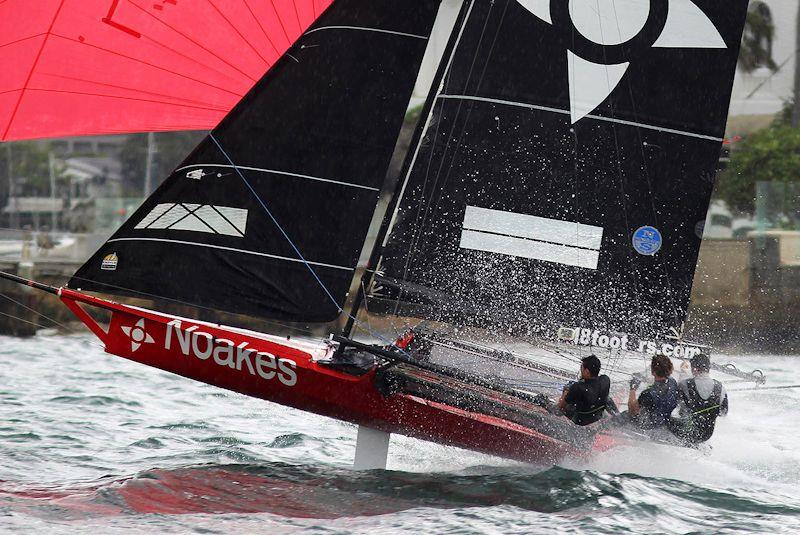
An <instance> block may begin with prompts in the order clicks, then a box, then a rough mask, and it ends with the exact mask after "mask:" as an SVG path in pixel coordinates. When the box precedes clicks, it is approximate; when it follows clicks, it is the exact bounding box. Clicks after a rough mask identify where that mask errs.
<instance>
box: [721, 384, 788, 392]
mask: <svg viewBox="0 0 800 535" xmlns="http://www.w3.org/2000/svg"><path fill="white" fill-rule="evenodd" d="M794 388H800V385H783V386H765V387H754V388H734V389H732V390H727V391H728V392H761V391H762V390H789V389H794Z"/></svg>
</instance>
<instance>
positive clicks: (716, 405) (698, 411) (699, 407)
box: [684, 379, 722, 421]
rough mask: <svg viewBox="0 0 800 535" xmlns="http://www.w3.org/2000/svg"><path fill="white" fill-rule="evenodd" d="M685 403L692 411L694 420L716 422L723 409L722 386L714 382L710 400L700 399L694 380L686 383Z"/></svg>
mask: <svg viewBox="0 0 800 535" xmlns="http://www.w3.org/2000/svg"><path fill="white" fill-rule="evenodd" d="M684 397H685V399H684V403H685V404H686V408H687V409H689V411H691V416H692V420H709V419H710V420H712V421H713V420H716V419H717V416H719V412H720V409H721V407H722V384H721V383H720V382H719V381H714V389H713V390H712V391H711V395H710V396H709V397H708V399H703V398H702V397H700V394H699V392H697V383H696V382H695V380H694V379H689V380H688V381H686V391H685V392H684Z"/></svg>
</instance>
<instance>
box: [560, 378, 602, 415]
mask: <svg viewBox="0 0 800 535" xmlns="http://www.w3.org/2000/svg"><path fill="white" fill-rule="evenodd" d="M610 389H611V379H609V378H608V376H606V375H601V376H599V377H594V378H592V379H581V380H580V381H578V382H576V383H573V384H572V385H571V386H570V387H569V390H567V395H566V397H565V398H564V401H566V403H567V405H568V408H567V410H566V411H565V413H566V414H567V416H569V417H570V418H571V419H572V421H573V422H575V423H576V424H577V425H589V424H593V423H594V422H596V421H598V420H599V419H600V418H602V417H603V411H604V410H605V409H606V406H607V405H608V404H609V401H610V400H609V398H608V392H609V390H610Z"/></svg>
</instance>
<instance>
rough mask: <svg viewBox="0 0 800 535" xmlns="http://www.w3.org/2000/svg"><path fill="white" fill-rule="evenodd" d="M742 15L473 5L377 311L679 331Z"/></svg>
mask: <svg viewBox="0 0 800 535" xmlns="http://www.w3.org/2000/svg"><path fill="white" fill-rule="evenodd" d="M746 9H747V0H735V1H731V2H724V3H722V2H717V1H707V0H651V1H641V0H618V1H616V2H606V1H601V2H574V1H573V2H567V1H562V0H552V2H551V1H548V0H494V1H490V0H475V1H474V2H472V6H471V11H470V15H469V17H468V18H467V20H466V22H465V23H464V25H463V27H461V28H456V31H457V32H460V34H459V36H458V45H457V47H456V49H455V52H454V54H453V56H452V58H449V59H448V58H446V60H448V61H450V62H451V64H450V65H449V68H448V71H447V73H446V76H445V79H444V83H443V84H442V86H441V87H440V88H439V89H438V90H436V91H435V93H434V94H433V95H432V96H431V98H432V99H434V106H433V108H432V112H431V115H430V116H429V117H428V118H427V123H426V126H425V132H424V136H423V139H422V143H421V144H420V146H419V147H418V148H417V150H416V151H414V152H413V153H412V154H411V155H410V156H409V159H408V164H407V167H408V171H407V180H406V182H405V184H404V186H403V188H402V193H401V194H402V197H401V198H400V201H399V204H398V208H397V210H396V211H395V213H394V214H393V221H392V227H391V231H390V233H389V235H388V239H387V242H386V244H385V250H384V256H383V260H382V264H381V268H382V270H383V275H384V276H383V277H382V278H380V279H379V282H380V284H381V286H382V287H383V288H384V290H387V289H388V291H389V294H388V295H389V298H390V299H391V300H390V301H389V304H390V305H391V308H390V310H391V311H393V312H397V313H400V314H407V315H417V316H419V315H421V316H424V317H427V318H433V319H441V320H448V321H453V322H466V323H470V324H483V325H490V326H495V327H500V326H502V327H505V328H510V329H518V330H520V331H522V332H525V331H527V332H534V333H549V334H550V335H552V334H553V333H554V330H553V328H554V327H557V326H559V325H567V326H571V327H574V326H584V327H593V328H599V329H609V330H619V331H624V332H632V333H639V334H642V335H645V334H647V335H658V334H662V333H664V331H666V329H667V328H668V327H673V326H679V325H680V323H681V322H682V321H683V319H684V317H685V314H686V309H687V306H688V300H689V294H690V290H691V285H692V278H693V275H694V270H695V265H696V262H697V256H698V251H699V247H700V239H701V237H702V222H703V221H704V220H705V215H706V211H707V208H708V203H709V198H710V195H711V192H712V189H713V186H714V180H715V175H716V167H717V162H718V158H719V153H720V146H721V141H722V139H721V138H722V136H723V132H724V129H725V123H726V118H727V113H728V105H729V101H730V94H731V86H732V82H733V75H734V72H735V68H736V58H737V55H738V50H739V42H740V38H741V35H742V30H743V25H744V20H745V16H746ZM383 295H384V296H385V295H386V294H383ZM377 306H378V301H376V303H375V304H373V305H372V307H373V308H371V310H374V309H377Z"/></svg>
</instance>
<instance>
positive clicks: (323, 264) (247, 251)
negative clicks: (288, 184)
mask: <svg viewBox="0 0 800 535" xmlns="http://www.w3.org/2000/svg"><path fill="white" fill-rule="evenodd" d="M119 241H155V242H163V243H177V244H180V245H196V246H197V247H209V248H211V249H221V250H223V251H232V252H235V253H243V254H250V255H255V256H263V257H266V258H274V259H276V260H286V261H289V262H298V263H300V264H313V265H315V266H320V267H327V268H332V269H341V270H345V271H353V269H354V268H351V267H346V266H337V265H335V264H325V263H324V262H312V261H310V260H300V259H298V258H289V257H286V256H279V255H274V254H269V253H261V252H258V251H249V250H247V249H237V248H235V247H225V246H223V245H212V244H210V243H198V242H191V241H183V240H168V239H166V238H113V239H111V240H108V241H107V242H106V243H114V242H119Z"/></svg>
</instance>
